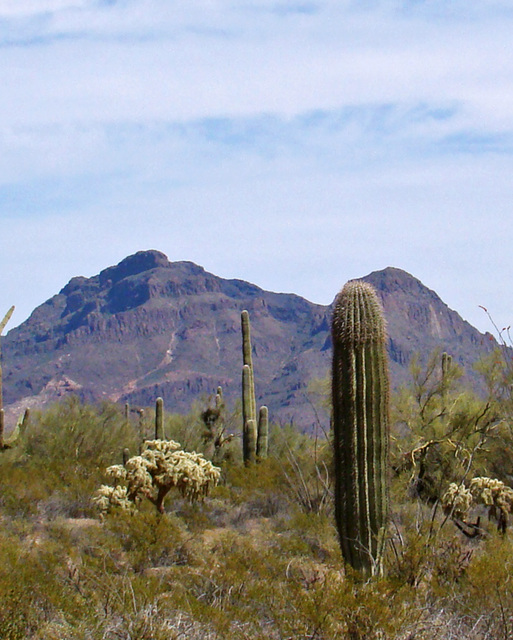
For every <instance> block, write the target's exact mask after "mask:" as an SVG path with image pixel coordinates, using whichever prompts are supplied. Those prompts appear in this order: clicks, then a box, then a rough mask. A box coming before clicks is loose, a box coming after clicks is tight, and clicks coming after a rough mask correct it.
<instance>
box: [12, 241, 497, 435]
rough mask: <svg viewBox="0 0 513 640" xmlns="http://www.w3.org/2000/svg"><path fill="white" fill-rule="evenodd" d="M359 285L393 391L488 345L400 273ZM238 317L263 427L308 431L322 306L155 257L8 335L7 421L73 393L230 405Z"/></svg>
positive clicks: (321, 371)
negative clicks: (376, 303) (368, 301)
mask: <svg viewBox="0 0 513 640" xmlns="http://www.w3.org/2000/svg"><path fill="white" fill-rule="evenodd" d="M361 279H362V280H366V281H367V282H370V283H371V284H373V286H374V287H375V288H376V291H377V293H378V296H379V297H380V299H381V302H382V304H383V308H384V311H385V317H386V318H387V323H388V329H389V354H390V370H391V375H392V379H393V383H394V384H395V385H397V384H399V383H400V382H403V381H404V380H405V379H406V378H407V364H408V361H409V359H410V358H411V355H412V353H414V352H416V351H418V352H421V353H427V352H429V351H432V350H433V349H434V348H440V349H443V350H446V351H448V352H450V353H451V354H452V355H453V356H454V358H455V360H456V361H458V362H460V364H462V365H463V366H465V367H466V368H467V369H468V368H469V366H470V365H471V363H472V362H473V361H474V360H476V359H477V357H478V355H479V352H480V351H484V350H487V349H489V348H490V336H489V335H486V334H485V335H483V334H480V333H479V331H478V330H477V329H475V328H474V327H472V326H471V325H470V324H469V323H468V322H466V321H464V320H463V319H462V318H461V317H460V316H459V314H458V313H457V312H456V311H453V310H451V309H449V307H448V306H447V305H446V304H445V303H444V302H443V301H442V300H441V299H440V298H439V296H438V295H437V294H436V293H435V292H434V291H432V290H431V289H428V288H427V287H425V286H424V285H423V284H422V283H421V282H420V280H417V279H416V278H414V277H413V276H411V275H410V274H408V273H406V272H405V271H402V270H401V269H398V268H396V267H387V268H386V269H383V270H380V271H374V272H372V273H371V274H369V275H368V276H365V277H363V278H361ZM341 284H343V282H342V283H341ZM335 293H336V292H335ZM334 297H335V296H334ZM242 309H247V310H248V311H249V314H250V318H251V327H252V343H253V359H254V367H255V378H256V392H257V395H258V396H259V397H258V402H259V403H260V404H262V403H265V404H268V405H269V407H270V412H271V416H272V418H273V419H274V420H275V421H278V422H289V421H293V422H294V423H295V424H297V425H298V426H300V427H301V428H308V427H309V426H311V425H312V424H313V423H314V421H315V419H316V416H315V411H314V410H313V408H312V406H311V402H310V400H309V398H308V394H307V389H308V384H309V381H310V380H312V379H314V378H317V377H322V376H323V375H326V373H327V371H328V369H329V366H330V360H331V338H330V320H331V310H332V304H331V305H320V304H315V303H312V302H309V301H308V300H306V299H305V298H302V297H300V296H298V295H296V294H287V293H275V292H270V291H266V290H264V289H262V288H260V287H258V286H257V285H254V284H252V283H248V282H246V281H244V280H239V279H224V278H220V277H218V276H215V275H213V274H211V273H209V272H207V271H206V270H205V269H204V268H203V267H201V266H199V265H196V264H195V263H193V262H188V261H180V262H170V261H169V260H168V258H167V257H166V256H165V254H163V253H161V252H160V251H156V250H149V251H140V252H137V253H136V254H133V255H131V256H127V257H126V258H124V259H123V260H122V261H121V262H119V263H118V264H117V265H113V266H110V267H107V268H106V269H103V270H102V271H100V273H99V274H97V275H95V276H92V277H91V278H85V277H83V276H76V277H74V278H72V279H71V280H70V281H69V282H68V283H67V284H66V285H65V286H64V287H63V288H62V289H61V290H60V291H59V293H58V294H56V295H55V296H52V297H51V298H50V299H49V300H47V301H46V302H44V303H43V304H42V305H39V306H38V307H37V308H36V309H35V310H34V311H33V313H32V314H31V316H30V317H29V318H28V319H27V320H26V321H25V322H24V323H22V324H21V325H19V326H18V327H16V328H14V329H12V330H11V331H9V333H8V334H7V336H5V337H4V338H3V354H4V358H3V362H4V397H5V403H6V405H10V406H11V408H12V410H13V411H14V410H16V408H17V407H21V406H22V405H25V406H27V405H28V406H30V405H31V404H32V405H34V406H37V404H38V402H40V403H47V402H50V401H51V400H52V399H55V398H59V397H62V396H63V395H66V394H67V393H70V392H73V393H78V394H79V395H80V396H81V397H83V398H84V399H86V400H92V401H101V400H111V401H118V402H130V404H132V405H141V406H144V405H149V404H152V403H153V402H154V400H155V398H156V397H157V396H159V395H161V396H162V397H164V399H165V401H166V406H167V407H168V408H169V410H170V411H179V412H186V411H187V410H188V409H189V407H190V405H191V402H192V401H193V400H194V399H199V398H200V397H202V396H204V397H207V396H208V395H209V394H211V393H213V392H214V391H215V389H216V388H217V386H218V385H221V386H223V389H224V390H225V396H226V398H227V400H228V402H229V404H233V403H234V402H235V401H236V399H237V398H238V397H239V395H240V372H241V367H242V356H241V335H240V312H241V311H242Z"/></svg>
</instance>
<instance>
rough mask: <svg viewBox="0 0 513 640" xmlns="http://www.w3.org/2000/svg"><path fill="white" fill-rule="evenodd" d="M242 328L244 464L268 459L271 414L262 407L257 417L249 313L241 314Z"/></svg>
mask: <svg viewBox="0 0 513 640" xmlns="http://www.w3.org/2000/svg"><path fill="white" fill-rule="evenodd" d="M241 328H242V358H243V363H244V365H243V367H242V457H243V459H244V464H249V463H250V462H254V461H259V460H264V459H265V458H267V449H268V446H269V444H268V443H269V414H268V410H267V407H261V408H260V410H259V414H258V417H257V410H256V395H255V377H254V373H253V358H252V355H251V329H250V324H249V313H248V312H247V311H246V310H244V311H243V312H242V313H241Z"/></svg>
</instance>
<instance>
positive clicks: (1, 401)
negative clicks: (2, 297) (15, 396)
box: [0, 306, 14, 409]
mask: <svg viewBox="0 0 513 640" xmlns="http://www.w3.org/2000/svg"><path fill="white" fill-rule="evenodd" d="M13 313H14V306H12V307H11V308H10V309H9V311H8V312H7V313H6V314H5V316H4V319H3V320H2V322H0V335H1V334H2V331H3V330H4V329H5V326H6V324H7V323H8V322H9V320H10V319H11V316H12V314H13ZM3 389H4V388H3V380H2V354H1V352H0V409H3V408H4V391H3Z"/></svg>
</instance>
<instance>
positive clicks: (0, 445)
mask: <svg viewBox="0 0 513 640" xmlns="http://www.w3.org/2000/svg"><path fill="white" fill-rule="evenodd" d="M4 431H5V414H4V410H3V409H0V451H3V450H4V449H5V444H4Z"/></svg>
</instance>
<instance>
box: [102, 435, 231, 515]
mask: <svg viewBox="0 0 513 640" xmlns="http://www.w3.org/2000/svg"><path fill="white" fill-rule="evenodd" d="M107 474H108V475H109V476H110V477H111V478H112V479H113V480H114V481H115V482H118V483H121V484H120V485H119V486H116V487H114V488H112V487H111V489H112V492H111V493H109V492H108V491H107V489H106V488H105V487H101V488H100V489H99V490H98V492H97V495H96V497H95V498H94V501H95V502H96V504H97V505H98V507H99V508H100V510H101V511H102V512H104V513H105V512H107V511H109V510H110V509H111V508H112V507H114V506H121V507H122V508H126V507H125V506H124V504H125V503H124V502H123V500H125V499H126V501H127V502H129V503H130V504H131V505H134V504H136V503H137V502H139V501H140V500H141V499H142V498H148V500H150V502H152V503H153V504H154V505H155V506H156V508H157V510H158V511H159V512H160V513H163V511H164V499H165V497H166V495H167V494H168V493H169V491H170V490H171V489H172V488H173V487H176V488H177V489H178V490H179V491H180V493H181V494H182V495H183V496H184V497H186V498H188V499H189V500H191V501H195V500H198V499H200V498H201V497H202V496H205V495H207V494H208V492H209V490H210V488H211V487H213V486H215V485H216V484H217V483H218V482H219V478H220V469H219V468H218V467H215V466H214V465H213V464H212V463H211V462H210V461H209V460H206V459H205V458H204V457H203V456H202V455H201V454H199V453H194V452H193V453H190V452H188V451H182V450H181V448H180V444H179V443H178V442H174V441H173V440H147V441H146V442H145V443H144V444H143V451H142V453H141V455H140V456H134V457H132V458H129V459H128V460H127V462H126V464H125V465H113V466H111V467H109V468H108V469H107ZM118 489H119V490H120V491H119V492H118V493H116V491H117V490H118ZM121 491H124V492H125V493H124V494H122V493H121ZM123 496H124V497H123ZM116 501H118V502H119V504H117V503H116Z"/></svg>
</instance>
